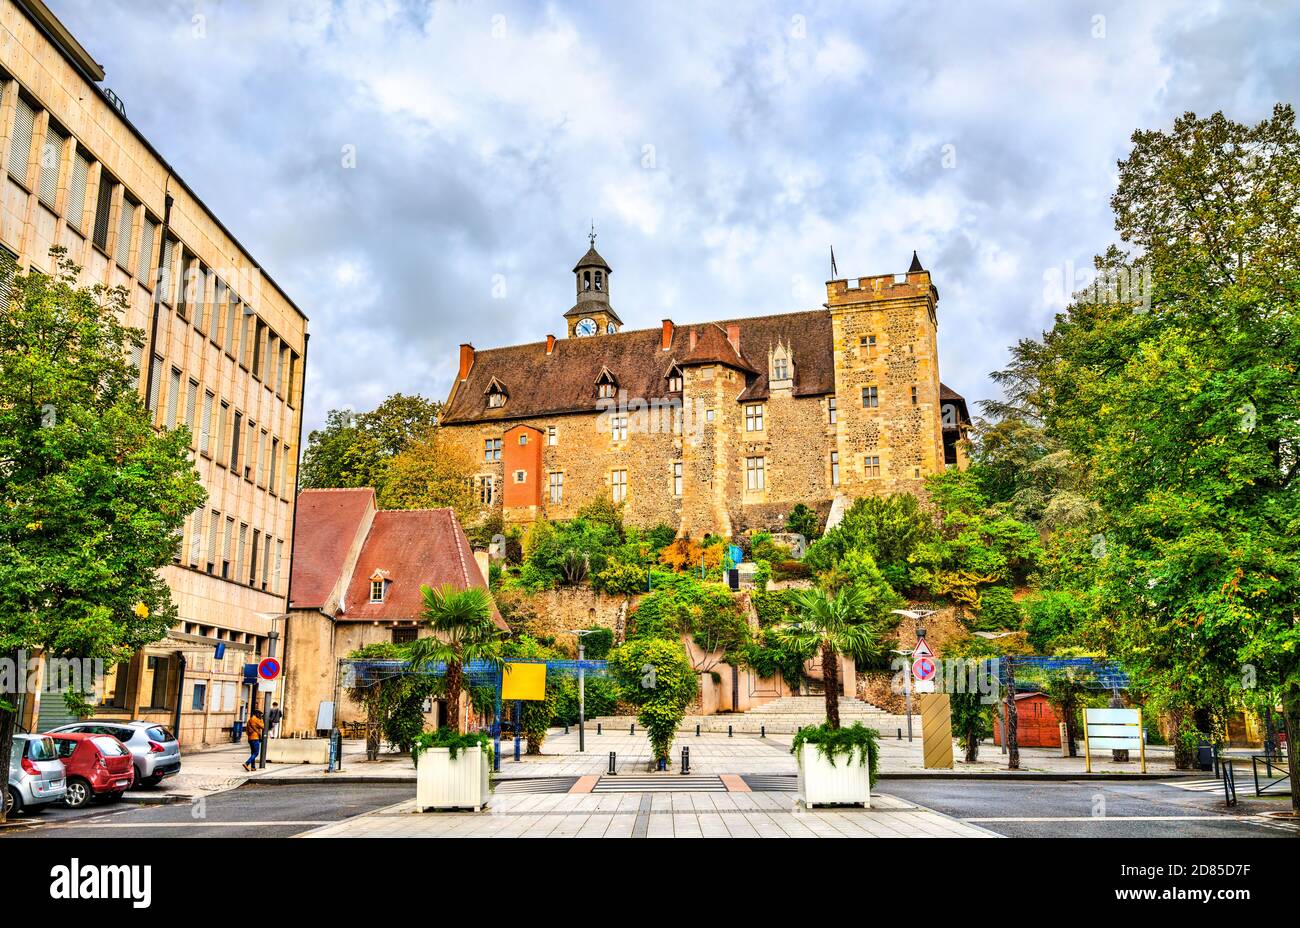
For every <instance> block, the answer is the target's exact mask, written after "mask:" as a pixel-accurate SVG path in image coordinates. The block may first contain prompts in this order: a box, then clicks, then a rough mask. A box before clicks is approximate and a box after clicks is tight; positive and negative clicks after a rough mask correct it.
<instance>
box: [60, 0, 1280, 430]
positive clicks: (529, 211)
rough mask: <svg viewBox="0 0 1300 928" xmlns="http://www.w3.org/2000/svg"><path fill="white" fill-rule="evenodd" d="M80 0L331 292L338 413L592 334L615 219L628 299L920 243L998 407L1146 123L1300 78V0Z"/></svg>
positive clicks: (787, 293) (952, 337)
mask: <svg viewBox="0 0 1300 928" xmlns="http://www.w3.org/2000/svg"><path fill="white" fill-rule="evenodd" d="M47 4H48V5H49V6H50V8H51V9H53V10H54V11H55V13H56V14H57V15H58V16H59V17H60V18H61V19H62V20H63V21H64V22H65V24H66V25H68V27H69V28H70V29H71V30H72V32H73V33H74V34H75V35H76V36H78V38H79V39H80V40H81V42H82V44H83V45H85V46H86V48H87V49H88V50H89V52H90V53H91V55H92V56H94V57H95V58H96V60H98V61H99V62H100V63H101V64H102V65H103V66H104V68H105V70H106V71H107V78H106V80H105V81H104V85H105V86H107V87H110V88H112V90H113V91H114V92H115V93H116V94H117V95H118V96H119V97H121V98H122V99H123V101H124V102H125V104H126V107H127V113H128V115H129V117H130V118H131V120H132V121H133V122H134V123H135V125H136V126H137V127H138V128H139V129H140V130H141V131H142V132H143V133H144V134H145V135H146V136H147V137H148V138H149V139H150V140H151V141H152V142H153V144H154V145H155V147H156V148H158V149H159V151H161V152H162V154H163V155H164V157H166V158H167V160H168V161H169V162H170V163H171V164H172V166H173V167H174V169H175V170H176V171H177V173H178V174H179V175H180V176H181V177H183V178H184V179H185V181H186V182H187V183H188V184H189V185H190V187H191V188H193V189H194V190H195V191H196V192H197V193H198V194H199V196H200V197H201V198H202V199H203V200H204V201H205V202H206V204H207V205H208V207H209V208H210V209H211V210H212V211H213V212H215V213H216V215H217V216H218V217H220V218H221V220H222V221H223V222H224V223H225V224H226V225H227V226H228V227H229V228H230V229H231V230H232V231H233V232H234V234H235V235H236V236H237V237H238V238H239V239H240V241H241V242H242V243H243V244H244V245H245V247H246V248H247V249H248V250H249V251H250V252H251V253H252V255H253V257H254V259H255V260H256V261H257V262H258V264H259V265H260V266H261V267H262V268H263V269H265V270H266V271H267V273H269V274H270V276H271V277H273V278H274V279H275V280H276V281H277V282H278V283H279V284H280V286H281V287H282V288H283V289H284V290H285V291H286V292H287V293H288V294H289V296H290V297H291V298H292V299H293V300H294V301H295V302H296V303H297V304H298V306H300V307H301V308H302V309H303V311H304V312H305V313H306V314H307V315H308V316H309V317H310V319H311V327H310V330H311V333H312V340H311V352H310V355H309V358H308V370H307V381H306V390H307V399H306V427H307V428H308V429H311V428H314V427H317V426H319V425H320V424H322V423H323V421H324V419H325V414H326V411H327V410H329V409H331V408H345V407H352V408H354V409H356V410H364V409H369V408H373V407H374V406H375V405H377V404H378V403H379V402H380V401H381V400H382V399H383V398H384V397H386V396H388V395H389V394H391V393H395V392H403V393H421V394H423V395H425V396H428V397H430V398H435V399H443V398H445V397H446V395H447V393H448V391H449V389H450V387H451V381H452V378H453V376H454V375H455V372H456V357H457V346H458V345H459V344H460V343H461V342H472V343H473V344H474V345H475V346H476V347H477V348H480V349H482V348H490V347H494V346H498V345H509V344H517V343H520V342H530V341H540V340H541V339H543V338H544V337H545V336H546V335H547V334H548V333H553V334H556V335H560V336H562V335H563V334H564V332H565V328H564V320H563V319H562V314H563V313H564V312H565V310H567V309H568V308H569V307H570V306H572V305H573V296H574V283H573V278H572V274H571V269H572V267H573V265H574V263H575V261H576V260H577V259H578V258H579V257H580V256H581V255H582V254H583V252H585V251H586V248H587V237H586V236H587V233H588V231H589V229H590V227H591V225H592V223H593V222H594V223H595V229H596V232H597V234H598V239H597V243H596V244H597V248H598V249H599V251H600V252H601V254H602V255H603V256H604V257H605V259H606V260H607V261H608V262H609V263H610V265H611V266H612V268H613V276H612V277H611V280H610V298H611V302H612V305H613V306H614V308H615V310H616V311H617V312H618V314H619V315H620V317H621V318H622V319H623V321H624V323H625V327H626V328H645V327H651V326H657V325H658V324H659V321H660V320H661V319H663V318H672V319H673V320H674V321H676V322H678V323H689V322H703V321H707V320H710V319H724V318H735V317H737V316H747V315H768V314H772V313H782V312H791V311H796V310H803V309H811V308H814V307H816V306H819V305H821V304H822V303H823V302H824V301H825V287H824V282H825V281H826V280H827V279H828V278H829V277H830V266H829V250H830V248H831V246H833V247H834V249H835V256H836V259H837V263H838V267H839V276H841V277H859V276H870V275H875V274H887V273H900V272H902V271H904V270H906V269H907V266H908V264H909V262H910V261H911V256H912V251H913V250H914V249H915V250H916V251H917V253H918V255H919V257H920V259H921V262H922V263H923V264H924V265H925V267H926V268H927V269H928V270H930V272H931V274H932V279H933V281H934V283H935V286H936V287H937V288H938V291H939V295H940V300H939V307H938V313H939V364H940V371H941V376H942V379H943V380H944V382H945V383H946V384H948V385H949V386H950V387H952V388H953V389H955V390H957V391H958V392H960V393H962V394H964V395H965V396H966V397H967V399H968V400H969V401H971V403H972V404H974V403H976V402H978V400H980V399H985V398H988V397H990V396H995V395H996V387H995V386H994V385H993V384H992V382H991V381H990V379H989V376H988V374H989V372H990V371H993V370H997V369H999V368H1000V367H1002V366H1003V365H1004V364H1005V362H1006V360H1007V357H1008V349H1009V347H1010V346H1011V345H1013V344H1014V343H1015V342H1016V341H1017V340H1019V339H1021V338H1026V337H1037V336H1038V335H1040V334H1041V332H1042V331H1043V330H1044V329H1045V328H1049V327H1050V325H1051V320H1052V317H1053V314H1054V313H1055V312H1057V311H1058V310H1060V309H1061V308H1062V300H1063V298H1064V294H1065V289H1066V288H1064V287H1063V286H1062V285H1061V280H1062V279H1063V278H1066V277H1070V276H1073V275H1076V274H1078V273H1084V272H1085V271H1084V269H1086V268H1089V267H1091V261H1092V256H1093V255H1094V254H1097V253H1099V252H1101V251H1104V250H1105V247H1106V246H1107V245H1108V244H1111V243H1113V242H1116V241H1117V237H1116V235H1115V232H1114V229H1113V218H1112V215H1111V211H1110V206H1109V200H1110V196H1111V194H1112V193H1113V192H1114V186H1115V181H1116V162H1117V161H1118V160H1119V159H1121V158H1123V157H1124V156H1125V154H1126V153H1127V151H1128V149H1129V144H1130V136H1131V135H1132V133H1133V131H1134V130H1136V129H1155V128H1168V127H1169V126H1171V125H1172V122H1173V120H1174V118H1175V117H1176V116H1178V115H1180V114H1182V113H1183V112H1186V111H1194V112H1197V113H1198V114H1202V115H1208V114H1210V113H1212V112H1214V111H1216V110H1222V111H1224V112H1225V113H1226V114H1227V115H1228V116H1229V117H1231V118H1233V119H1236V120H1238V121H1244V122H1255V121H1258V120H1260V119H1263V118H1265V117H1266V116H1267V115H1268V114H1269V112H1270V111H1271V109H1272V107H1273V105H1274V104H1275V103H1277V102H1279V101H1281V102H1291V103H1295V102H1296V101H1297V98H1300V67H1297V66H1296V61H1297V59H1300V4H1292V3H1280V2H1278V3H1272V2H1250V0H1239V2H1232V3H1218V2H1186V3H1179V4H1173V3H1169V4H1165V3H1157V2H1144V3H1140V4H1138V3H1113V4H1109V5H1107V4H1104V3H1100V2H1085V3H1075V2H1052V3H1037V2H1034V3H1028V2H1026V3H994V2H990V3H980V4H957V3H929V2H920V0H910V2H898V3H892V2H870V3H864V2H857V3H844V4H840V3H813V2H794V3H764V2H752V3H742V2H728V3H710V4H703V3H691V4H686V3H682V4H673V3H651V4H643V3H636V4H634V3H629V2H607V3H550V4H543V3H537V2H519V3H516V2H507V0H491V2H486V3H484V2H463V3H444V2H437V3H431V2H398V0H369V2H362V0H337V2H333V3H327V2H323V0H322V2H307V0H301V2H299V0H248V2H231V0H220V2H216V0H175V2H168V0H47ZM1074 279H1075V280H1076V281H1077V280H1079V278H1078V277H1077V276H1076V277H1074ZM742 337H743V336H742Z"/></svg>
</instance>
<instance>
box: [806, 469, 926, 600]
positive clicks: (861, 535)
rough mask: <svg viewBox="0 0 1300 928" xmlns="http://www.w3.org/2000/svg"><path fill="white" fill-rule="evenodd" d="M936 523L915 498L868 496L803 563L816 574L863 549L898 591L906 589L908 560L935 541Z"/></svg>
mask: <svg viewBox="0 0 1300 928" xmlns="http://www.w3.org/2000/svg"><path fill="white" fill-rule="evenodd" d="M935 536H936V532H935V527H934V522H933V519H932V517H931V516H930V514H929V513H927V512H925V510H924V509H922V508H921V505H920V503H918V502H917V499H916V497H915V496H911V495H910V494H905V493H904V494H896V495H892V496H884V497H877V496H867V497H862V498H860V499H857V500H855V501H854V502H853V505H852V506H850V507H849V509H848V511H847V512H846V513H845V514H844V519H843V520H842V521H841V522H840V524H839V525H837V526H835V528H833V529H831V530H830V531H828V532H827V533H826V534H825V535H823V536H822V537H821V538H819V539H818V540H817V541H815V542H813V543H812V544H811V545H810V546H809V547H808V551H807V552H806V553H805V554H804V558H803V562H804V564H806V565H807V566H808V567H809V568H811V569H812V570H813V571H814V572H816V573H823V572H825V571H828V570H830V569H831V568H833V567H834V566H835V565H836V563H837V562H838V561H839V560H840V558H842V557H844V555H845V554H846V553H847V552H849V551H852V550H863V551H865V552H866V553H867V554H869V555H870V556H871V558H872V560H873V561H875V563H876V564H877V566H879V568H880V570H881V572H882V573H883V574H884V576H885V578H886V580H887V581H888V582H889V584H890V585H891V586H893V587H894V588H895V589H906V588H908V587H909V586H910V585H911V584H910V583H909V581H908V571H909V566H908V561H909V559H910V558H911V556H912V554H913V553H914V552H915V551H916V550H917V548H918V547H919V546H920V545H922V544H924V543H925V542H927V541H930V540H932V539H933V538H935Z"/></svg>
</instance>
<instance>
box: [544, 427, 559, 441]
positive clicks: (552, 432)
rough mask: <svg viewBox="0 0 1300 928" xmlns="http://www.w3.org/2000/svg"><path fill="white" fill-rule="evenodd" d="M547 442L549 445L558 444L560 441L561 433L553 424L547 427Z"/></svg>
mask: <svg viewBox="0 0 1300 928" xmlns="http://www.w3.org/2000/svg"><path fill="white" fill-rule="evenodd" d="M546 443H547V444H548V445H558V444H559V443H560V433H559V432H558V431H557V430H556V428H555V426H553V425H548V426H547V427H546Z"/></svg>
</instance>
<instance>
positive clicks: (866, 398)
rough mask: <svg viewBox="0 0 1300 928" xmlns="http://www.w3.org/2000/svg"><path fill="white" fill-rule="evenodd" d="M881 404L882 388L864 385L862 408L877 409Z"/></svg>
mask: <svg viewBox="0 0 1300 928" xmlns="http://www.w3.org/2000/svg"><path fill="white" fill-rule="evenodd" d="M879 405H880V388H879V387H863V388H862V408H863V409H875V408H877V407H878V406H879Z"/></svg>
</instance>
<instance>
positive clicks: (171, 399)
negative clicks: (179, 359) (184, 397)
mask: <svg viewBox="0 0 1300 928" xmlns="http://www.w3.org/2000/svg"><path fill="white" fill-rule="evenodd" d="M180 401H181V372H180V371H178V370H177V369H176V368H174V367H173V368H172V370H171V377H170V378H168V380H167V418H166V419H165V420H164V424H165V425H166V427H167V428H169V429H174V428H176V410H177V409H178V408H179V407H180Z"/></svg>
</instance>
